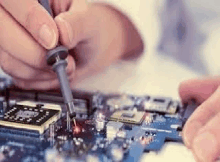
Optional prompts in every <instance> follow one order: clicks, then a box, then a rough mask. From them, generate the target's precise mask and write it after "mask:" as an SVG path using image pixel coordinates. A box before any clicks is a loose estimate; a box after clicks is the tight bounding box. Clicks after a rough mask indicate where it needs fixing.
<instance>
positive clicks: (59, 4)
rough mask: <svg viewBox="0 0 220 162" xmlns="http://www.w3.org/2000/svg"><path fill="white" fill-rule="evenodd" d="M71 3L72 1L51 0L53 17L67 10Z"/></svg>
mask: <svg viewBox="0 0 220 162" xmlns="http://www.w3.org/2000/svg"><path fill="white" fill-rule="evenodd" d="M71 3H72V0H62V1H61V0H53V1H52V3H51V4H52V8H53V11H54V13H55V15H58V14H60V13H62V12H66V11H67V10H69V8H70V5H71Z"/></svg>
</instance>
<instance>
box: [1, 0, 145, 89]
mask: <svg viewBox="0 0 220 162" xmlns="http://www.w3.org/2000/svg"><path fill="white" fill-rule="evenodd" d="M50 4H51V7H52V10H53V12H54V15H55V20H53V19H52V18H51V17H50V15H49V14H48V13H47V12H46V10H44V8H43V7H42V6H41V5H40V4H39V3H38V2H37V1H36V0H32V1H30V0H19V1H17V0H10V1H8V0H1V1H0V65H1V67H2V69H3V70H4V71H5V72H6V73H8V74H9V75H11V76H12V77H13V80H14V81H15V84H16V85H17V86H19V87H21V88H25V89H52V88H57V87H59V83H58V80H57V77H56V75H55V74H54V73H53V72H52V70H51V68H50V67H48V66H47V64H46V50H45V48H46V49H51V48H53V47H55V46H56V44H57V42H58V39H60V42H61V44H63V45H65V46H66V47H68V48H69V50H70V55H69V56H68V58H67V61H68V67H67V73H68V76H69V80H70V83H71V85H72V86H73V85H74V83H76V82H77V81H79V80H81V79H83V78H84V77H87V76H88V75H91V74H93V73H95V72H97V71H99V70H101V69H103V68H104V67H105V66H108V65H110V64H111V63H112V62H114V61H115V60H117V59H118V58H120V57H121V56H122V55H123V54H125V53H128V52H130V51H133V50H136V49H137V50H138V49H142V48H143V44H142V41H141V38H140V36H139V34H138V33H137V31H136V29H135V28H134V27H133V25H132V24H131V23H130V21H129V20H128V19H127V18H126V17H125V16H123V15H122V14H121V13H119V12H118V11H116V10H115V9H113V8H111V7H110V6H106V5H104V4H89V3H87V2H86V1H85V0H62V1H60V0H50ZM48 27H49V28H48ZM59 36H60V38H59ZM43 47H44V48H43Z"/></svg>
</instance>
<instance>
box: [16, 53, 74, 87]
mask: <svg viewBox="0 0 220 162" xmlns="http://www.w3.org/2000/svg"><path fill="white" fill-rule="evenodd" d="M67 62H68V66H67V68H66V72H67V75H68V79H69V81H70V83H71V82H72V81H73V79H74V75H75V72H74V70H75V63H74V60H73V58H72V57H71V56H68V57H67ZM14 83H15V85H17V86H18V87H20V88H23V89H27V90H49V89H55V88H59V87H60V84H59V82H58V79H57V77H56V78H55V79H45V80H25V79H19V78H14Z"/></svg>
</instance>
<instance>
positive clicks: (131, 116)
mask: <svg viewBox="0 0 220 162" xmlns="http://www.w3.org/2000/svg"><path fill="white" fill-rule="evenodd" d="M1 91H2V92H1V100H0V112H1V113H0V161H20V162H35V161H36V162H41V161H42V162H45V161H48V162H52V161H68V162H69V161H80V162H81V161H86V162H87V161H88V162H90V161H93V162H99V161H100V162H102V161H103V162H117V161H118V162H119V161H123V162H138V161H139V160H140V158H141V156H142V154H143V153H148V152H150V151H156V152H158V151H160V150H161V148H162V147H163V145H164V143H165V142H167V141H172V142H180V143H182V136H181V131H182V128H183V126H184V124H185V122H186V120H187V119H188V118H189V116H190V115H191V114H192V112H193V111H194V109H195V107H196V105H195V104H190V105H189V104H188V105H182V104H181V103H180V102H178V101H174V100H172V99H171V98H169V97H158V96H149V95H144V96H135V95H131V94H129V95H128V94H103V93H100V92H99V93H89V92H73V96H74V105H75V108H76V114H77V115H76V125H75V124H74V123H73V121H71V120H70V119H69V118H68V113H67V112H66V109H65V107H64V105H63V104H62V97H61V95H60V93H58V92H36V91H24V90H20V89H16V88H14V87H13V88H2V90H1ZM15 110H16V111H15ZM13 111H14V113H13ZM41 112H42V113H41ZM47 116H48V117H47ZM6 117H7V120H6V119H5V118H6ZM32 119H33V120H32ZM29 121H30V122H29ZM31 121H35V122H38V123H36V124H35V123H33V122H31ZM30 123H31V124H30ZM39 123H40V124H39Z"/></svg>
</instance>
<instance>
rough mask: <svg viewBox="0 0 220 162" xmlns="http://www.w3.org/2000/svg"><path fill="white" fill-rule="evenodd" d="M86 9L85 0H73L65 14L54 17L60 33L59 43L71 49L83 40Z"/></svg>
mask: <svg viewBox="0 0 220 162" xmlns="http://www.w3.org/2000/svg"><path fill="white" fill-rule="evenodd" d="M87 9H88V5H87V3H86V1H85V0H75V1H73V2H72V4H71V6H70V9H69V10H68V11H67V12H63V13H61V14H59V15H58V16H56V18H55V22H56V23H57V27H58V29H59V32H60V41H61V43H62V44H63V45H64V46H66V47H68V48H73V47H74V46H76V44H77V43H78V42H79V41H81V40H83V39H85V36H86V34H85V28H86V24H85V18H86V14H87Z"/></svg>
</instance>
